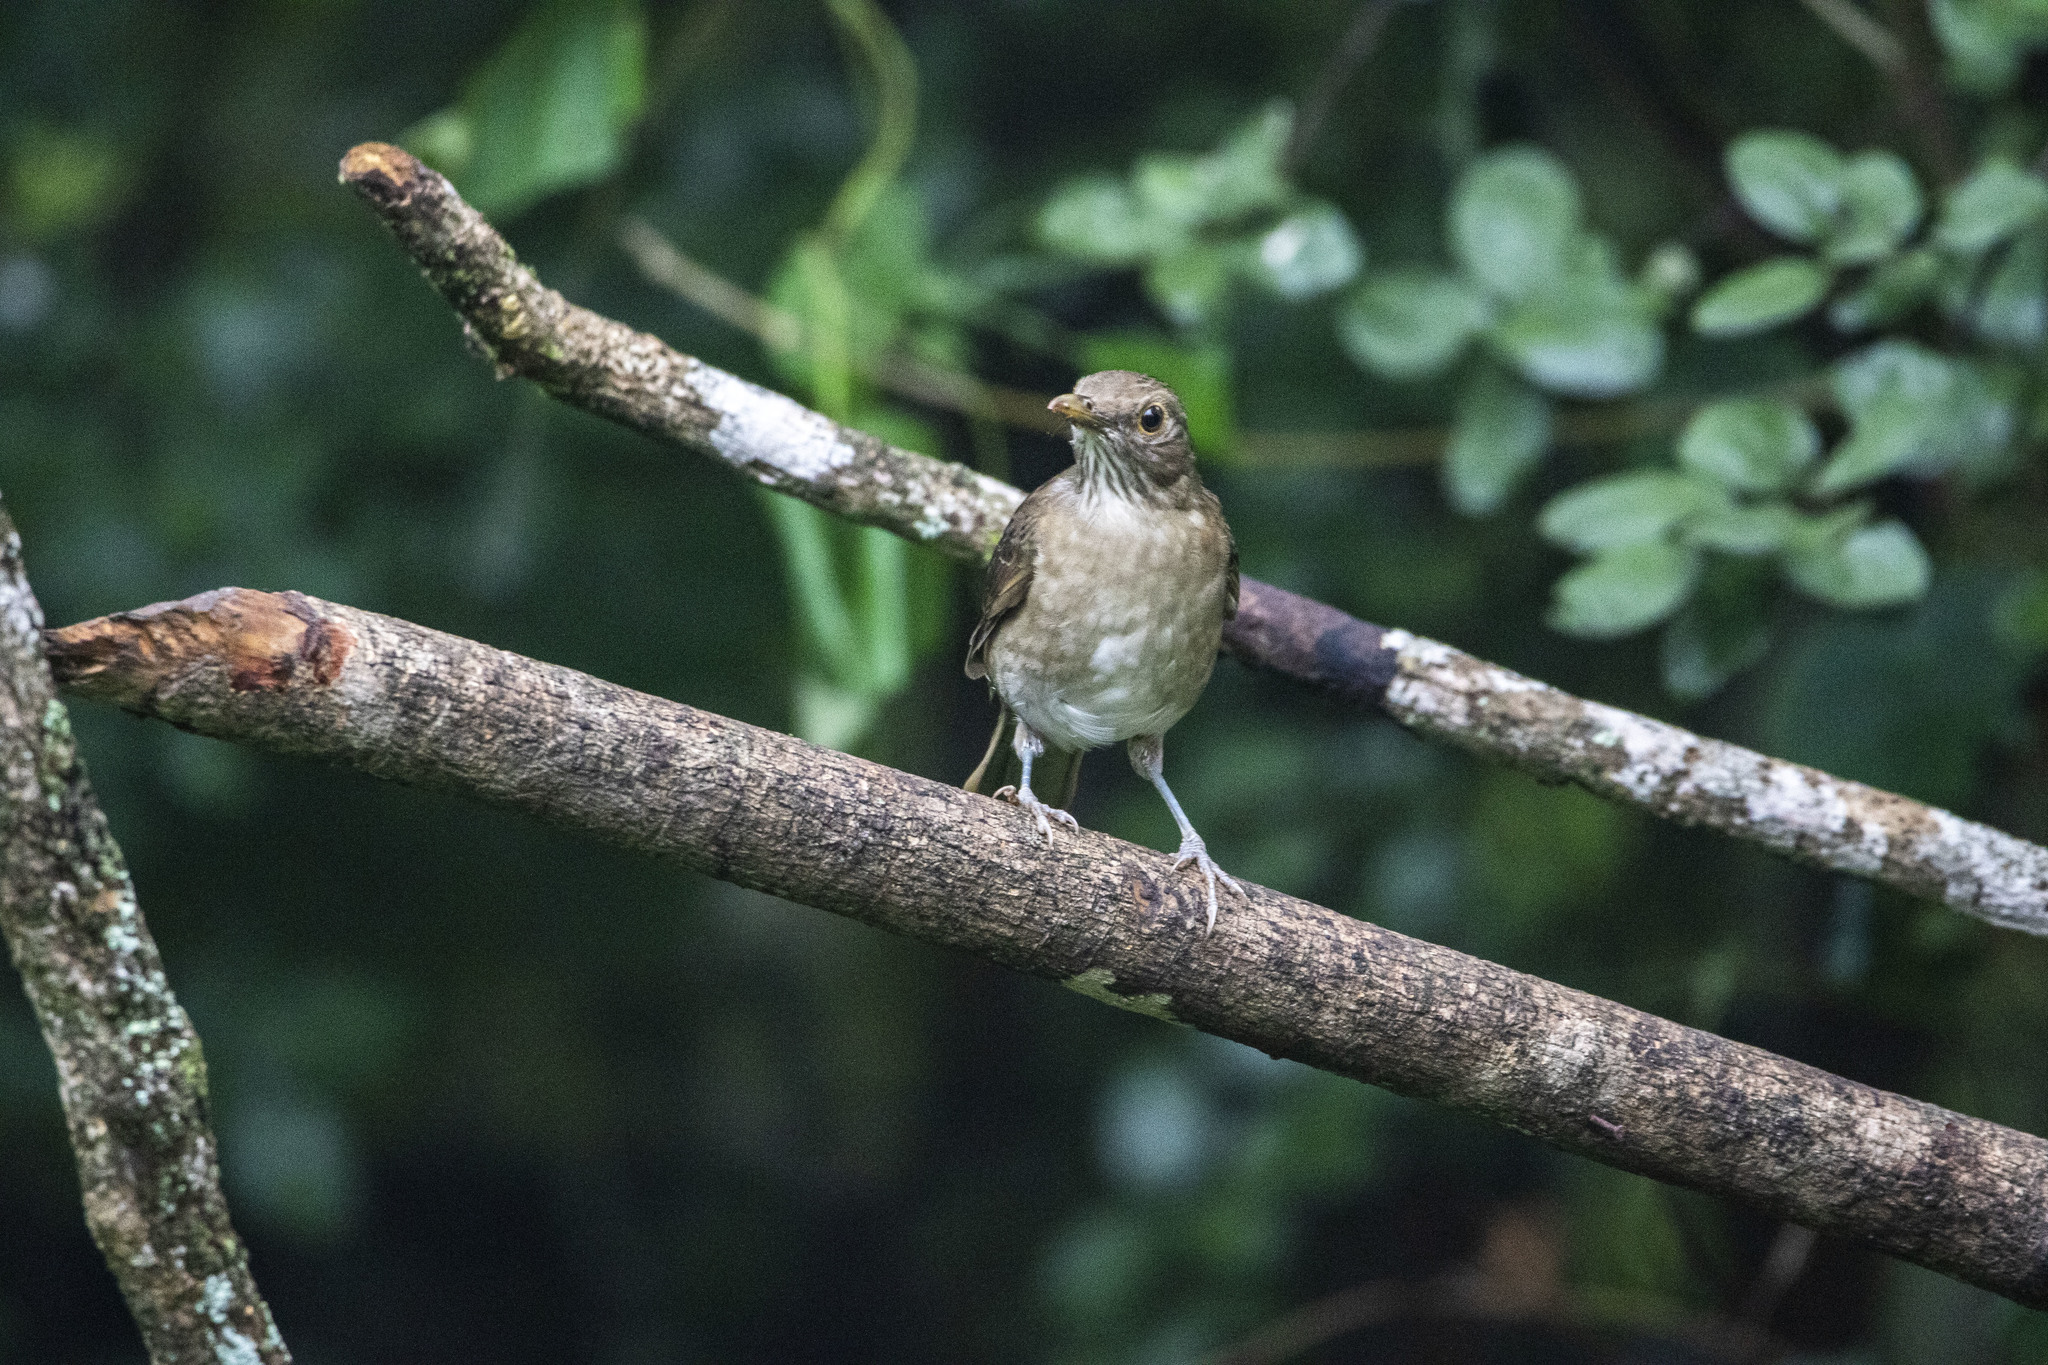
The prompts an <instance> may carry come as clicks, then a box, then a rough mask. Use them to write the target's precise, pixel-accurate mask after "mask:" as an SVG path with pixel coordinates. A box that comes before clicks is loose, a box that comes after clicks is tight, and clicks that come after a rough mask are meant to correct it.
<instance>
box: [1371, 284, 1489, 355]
mask: <svg viewBox="0 0 2048 1365" xmlns="http://www.w3.org/2000/svg"><path fill="white" fill-rule="evenodd" d="M1488 316H1489V310H1488V308H1487V304H1486V300H1485V298H1484V297H1483V296H1481V295H1480V294H1479V292H1478V291H1477V290H1475V289H1473V288H1471V287H1470V286H1469V285H1467V284H1466V283H1465V282H1464V280H1462V279H1460V278H1459V277H1457V276H1455V275H1445V274H1441V273H1438V272H1436V271H1426V270H1391V271H1387V272H1385V273H1384V274H1379V275H1372V276H1369V277H1367V279H1366V281H1365V283H1364V284H1362V285H1360V286H1359V287H1358V289H1357V290H1355V291H1354V292H1353V293H1352V294H1351V296H1350V298H1348V299H1346V300H1345V302H1344V305H1343V307H1342V308H1340V309H1339V310H1338V313H1337V339H1338V340H1339V341H1340V342H1342V343H1343V345H1344V350H1345V352H1346V354H1348V355H1349V356H1350V357H1351V359H1352V360H1353V361H1355V362H1356V363H1357V364H1358V366H1359V367H1360V368H1361V369H1365V370H1369V371H1371V372H1372V373H1373V374H1376V375H1379V376H1380V377H1381V378H1383V379H1421V378H1425V377H1427V376H1429V375H1433V374H1436V373H1437V372H1439V371H1441V370H1442V369H1443V368H1444V367H1445V366H1446V365H1448V364H1450V363H1451V362H1452V361H1453V360H1455V359H1457V358H1458V354H1459V353H1460V352H1461V351H1463V350H1464V349H1465V346H1466V343H1468V342H1469V341H1471V339H1472V337H1473V335H1474V334H1475V333H1477V332H1478V331H1479V329H1480V328H1482V327H1484V326H1485V325H1486V324H1487V321H1488Z"/></svg>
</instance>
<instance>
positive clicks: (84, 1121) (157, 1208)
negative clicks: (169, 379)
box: [0, 511, 291, 1365]
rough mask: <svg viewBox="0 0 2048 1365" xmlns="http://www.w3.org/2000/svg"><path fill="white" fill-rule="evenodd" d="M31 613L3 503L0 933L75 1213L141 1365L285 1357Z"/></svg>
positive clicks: (202, 1087) (164, 985) (34, 609)
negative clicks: (62, 1135)
mask: <svg viewBox="0 0 2048 1365" xmlns="http://www.w3.org/2000/svg"><path fill="white" fill-rule="evenodd" d="M42 624H43V620H42V609H41V608H40V607H39V606H37V604H36V599H35V595H34V594H33V593H32V592H31V591H30V590H29V585H28V578H27V576H26V574H25V573H24V572H23V569H22V562H21V541H20V538H19V537H17V536H16V535H15V532H14V524H13V523H12V522H11V521H10V520H8V518H7V514H6V513H5V512H4V511H0V932H4V933H5V935H6V938H7V948H8V951H9V953H10V954H11V955H12V956H13V958H14V965H15V967H16V968H18V969H19V970H20V972H21V979H22V984H23V985H24V986H25V987H26V988H27V990H28V998H29V1002H30V1003H31V1004H32V1005H34V1006H35V1012H36V1018H37V1020H38V1022H40V1023H41V1025H42V1029H43V1037H44V1039H45V1040H46V1041H47V1042H48V1043H49V1045H50V1051H51V1053H52V1054H53V1055H54V1056H55V1057H56V1059H57V1075H58V1079H59V1081H60V1083H61V1086H62V1095H63V1101H64V1117H65V1121H66V1123H67V1125H68V1126H69V1128H70V1132H71V1146H72V1149H73V1150H74V1151H75V1152H76V1153H77V1156H78V1179H79V1184H80V1186H81V1187H82V1190H83V1194H84V1200H85V1221H86V1224H87V1226H88V1227H90V1228H91V1229H92V1235H93V1240H94V1241H96V1242H98V1243H99V1247H100V1251H101V1253H102V1254H103V1255H105V1256H106V1258H107V1265H108V1266H109V1267H110V1268H111V1269H112V1270H113V1272H114V1278H115V1279H116V1280H118V1281H119V1282H120V1285H121V1293H122V1294H123V1295H124V1296H126V1298H127V1300H128V1308H129V1311H130V1312H132V1313H133V1314H134V1315H135V1321H136V1322H137V1324H138V1325H139V1326H140V1327H141V1328H142V1337H143V1341H144V1342H145V1343H146V1344H147V1346H148V1348H149V1358H150V1359H151V1360H152V1361H154V1362H156V1365H170V1363H171V1362H189V1363H190V1365H199V1362H205V1363H206V1365H215V1363H216V1362H236V1363H237V1365H257V1362H259V1361H262V1362H266V1365H284V1363H285V1362H288V1361H290V1360H291V1355H290V1353H289V1352H288V1351H286V1350H285V1345H284V1342H283V1340H282V1339H281V1338H280V1337H279V1336H278V1334H277V1328H276V1326H275V1325H274V1324H273V1323H272V1322H271V1318H270V1308H269V1306H268V1305H267V1304H265V1303H264V1302H263V1298H262V1296H261V1295H260V1294H258V1293H257V1291H256V1282H255V1280H254V1279H253V1278H252V1277H251V1276H250V1274H249V1257H248V1252H247V1250H246V1249H245V1248H244V1247H243V1245H242V1242H241V1239H240V1238H238V1237H236V1236H235V1230H234V1228H233V1227H232V1226H230V1224H229V1222H228V1207H227V1202H226V1200H224V1199H223V1198H222V1197H221V1191H220V1169H219V1166H218V1164H217V1162H216V1158H215V1144H214V1137H213V1130H212V1127H211V1126H210V1125H209V1123H208V1121H207V1112H206V1111H207V1102H206V1060H205V1058H204V1056H203V1055H202V1054H201V1053H200V1050H199V1035H198V1034H197V1033H195V1032H194V1031H193V1029H192V1022H191V1020H189V1019H188V1018H186V1016H185V1011H184V1010H183V1009H181V1008H179V1006H178V1001H177V999H176V997H174V996H173V995H172V994H171V987H170V983H169V982H168V981H166V980H165V979H164V968H163V961H162V959H161V958H159V957H158V955H157V950H156V943H155V941H154V940H153V939H152V938H151V937H150V934H149V927H148V926H147V925H146V924H144V923H143V921H142V910H141V908H140V907H139V906H138V905H137V904H136V902H135V888H134V886H133V884H131V883H130V881H129V880H128V868H127V865H126V864H125V863H124V862H123V861H122V858H121V850H120V848H119V846H117V845H116V844H115V842H114V837H113V835H112V834H111V833H110V832H109V831H108V829H107V821H106V817H105V816H104V815H103V814H101V812H100V808H99V803H98V802H97V801H96V800H95V799H94V797H93V792H92V786H91V784H90V783H89V782H88V781H87V780H86V775H85V766H84V765H83V764H82V763H81V762H80V761H79V758H78V749H77V746H76V745H75V744H73V742H72V739H71V722H70V717H69V715H68V713H67V712H66V711H65V709H64V704H63V703H62V702H61V701H59V700H57V693H56V690H55V688H54V687H53V686H52V685H51V681H50V671H49V668H48V667H47V666H46V665H45V663H44V661H43V653H42V640H41V637H40V635H39V631H40V630H41V627H42Z"/></svg>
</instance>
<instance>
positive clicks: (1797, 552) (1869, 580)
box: [1785, 521, 1932, 608]
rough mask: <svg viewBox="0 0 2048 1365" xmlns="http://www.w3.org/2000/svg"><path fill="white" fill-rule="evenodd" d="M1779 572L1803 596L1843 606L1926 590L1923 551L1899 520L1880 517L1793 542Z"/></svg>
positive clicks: (1884, 603) (1881, 603)
mask: <svg viewBox="0 0 2048 1365" xmlns="http://www.w3.org/2000/svg"><path fill="white" fill-rule="evenodd" d="M1785 572H1786V575H1787V576H1788V577H1789V578H1790V579H1791V580H1792V583H1793V585H1794V586H1795V587H1797V588H1798V589H1799V590H1800V591H1801V592H1803V593H1805V594H1806V595H1807V596H1809V597H1813V598H1817V599H1818V600H1820V601H1822V602H1826V603H1828V604H1829V605H1830V606H1836V607H1846V608H1869V607H1892V606H1898V605H1900V604H1901V603H1905V602H1914V601H1918V600H1919V599H1920V598H1922V597H1925V596H1926V595H1927V584H1928V582H1929V580H1930V578H1931V577H1932V570H1931V568H1930V566H1929V564H1928V561H1927V551H1925V550H1923V549H1922V548H1921V547H1920V542H1919V541H1918V540H1917V539H1915V538H1914V535H1913V533H1912V532H1911V531H1910V530H1908V529H1907V528H1906V526H1905V525H1904V523H1902V522H1897V521H1886V522H1880V523H1878V524H1877V525H1875V526H1864V527H1861V528H1859V529H1857V530H1854V531H1850V532H1849V533H1848V534H1846V535H1840V536H1827V537H1824V538H1820V539H1818V540H1816V541H1813V542H1811V543H1808V544H1803V545H1798V546H1795V547H1793V548H1792V549H1790V550H1789V551H1788V552H1787V553H1786V555H1785Z"/></svg>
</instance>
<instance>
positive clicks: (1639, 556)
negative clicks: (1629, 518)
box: [1548, 540, 1700, 640]
mask: <svg viewBox="0 0 2048 1365" xmlns="http://www.w3.org/2000/svg"><path fill="white" fill-rule="evenodd" d="M1699 571H1700V557H1699V553H1698V552H1697V551H1695V550H1692V549H1689V548H1687V547H1686V546H1683V545H1675V544H1673V543H1672V542H1670V541H1668V540H1651V541H1637V542H1635V543H1633V544H1629V545H1616V546H1614V547H1612V548H1610V549H1606V550H1602V551H1601V552H1600V553H1599V554H1598V555H1595V556H1594V557H1593V558H1592V559H1589V560H1587V561H1586V562H1585V563H1584V564H1581V565H1579V567H1577V568H1576V569H1573V570H1572V571H1571V572H1569V573H1567V574H1565V575H1564V577H1562V578H1560V579H1558V580H1557V585H1556V587H1555V588H1554V589H1553V590H1552V594H1551V606H1550V614H1549V617H1548V620H1549V622H1550V625H1551V628H1552V629H1554V630H1560V631H1563V632H1564V633H1565V634H1567V635H1577V636H1582V637H1584V638H1587V639H1594V640H1605V639H1612V638H1614V637H1616V636H1620V635H1629V634H1632V633H1634V632H1635V631H1638V630H1641V629H1643V628H1644V627H1645V626H1654V625H1656V624H1657V622H1659V621H1661V620H1663V619H1664V618H1665V617H1667V616H1669V615H1670V614H1671V613H1672V612H1674V611H1676V610H1678V607H1679V604H1680V603H1682V602H1684V601H1685V599H1686V595H1687V594H1688V593H1690V592H1691V591H1692V588H1693V584H1694V583H1695V582H1696V581H1698V578H1699Z"/></svg>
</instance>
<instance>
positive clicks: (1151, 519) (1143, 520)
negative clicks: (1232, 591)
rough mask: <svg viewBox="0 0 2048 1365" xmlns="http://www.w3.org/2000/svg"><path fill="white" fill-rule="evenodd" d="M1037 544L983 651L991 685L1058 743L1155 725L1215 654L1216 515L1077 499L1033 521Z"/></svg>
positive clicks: (1219, 612) (1170, 719)
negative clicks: (1020, 596) (1016, 600)
mask: <svg viewBox="0 0 2048 1365" xmlns="http://www.w3.org/2000/svg"><path fill="white" fill-rule="evenodd" d="M1036 542H1037V544H1036V548H1037V556H1036V560H1035V562H1034V565H1033V572H1032V580H1031V590H1030V593H1029V594H1028V595H1027V596H1026V598H1025V601H1024V604H1023V606H1022V607H1021V608H1019V610H1018V612H1017V614H1016V615H1015V616H1013V617H1012V618H1011V619H1010V620H1009V621H1007V622H1006V623H1005V624H1004V625H1003V627H1002V629H1001V630H1000V631H999V632H998V633H997V635H996V637H995V639H994V640H993V641H992V642H991V646H990V649H989V663H990V677H991V680H992V681H993V682H994V684H995V688H996V691H997V692H998V693H999V694H1000V695H1001V696H1002V698H1003V700H1004V702H1006V703H1007V704H1008V705H1009V707H1010V709H1011V710H1013V711H1015V712H1016V713H1017V714H1018V715H1019V716H1020V717H1022V718H1023V720H1024V723H1025V724H1026V725H1029V726H1030V727H1031V728H1032V729H1034V730H1036V731H1037V732H1038V733H1039V734H1040V735H1041V736H1043V737H1044V738H1045V740H1046V741H1047V742H1048V743H1050V744H1052V745H1054V746H1055V747H1058V748H1061V749H1092V748H1096V747H1098V746H1100V745H1103V744H1110V743H1114V742H1116V741H1118V740H1123V739H1129V738H1130V737H1132V736H1133V735H1143V734H1159V733H1162V732H1164V731H1165V730H1166V729H1167V728H1168V727H1169V726H1171V725H1172V724H1173V723H1174V722H1175V721H1177V720H1179V719H1180V718H1181V717H1182V716H1183V715H1185V714H1187V711H1188V709H1189V708H1190V707H1192V706H1193V705H1194V704H1195V699H1196V698H1197V697H1199V696H1200V695H1201V693H1202V688H1203V687H1204V686H1205V685H1206V684H1207V682H1208V680H1209V672H1210V669H1211V668H1212V667H1213V666H1214V664H1215V661H1216V647H1217V644H1218V642H1219V640H1220V638H1221V636H1222V630H1223V611H1224V605H1225V597H1226V592H1227V574H1228V568H1229V537H1228V535H1227V534H1226V533H1225V531H1224V527H1223V526H1222V524H1221V520H1220V516H1219V515H1218V514H1217V513H1215V512H1214V511H1213V510H1205V509H1203V508H1200V507H1196V508H1173V507H1157V506H1147V505H1144V504H1139V503H1134V502H1132V501H1130V500H1127V499H1123V498H1110V497H1094V498H1090V497H1086V496H1080V497H1076V498H1074V499H1072V500H1071V501H1070V502H1069V503H1068V504H1067V505H1065V506H1063V507H1061V508H1060V509H1058V512H1057V514H1055V515H1048V516H1046V517H1045V518H1043V519H1042V520H1041V522H1040V523H1039V525H1038V528H1037V537H1036Z"/></svg>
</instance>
